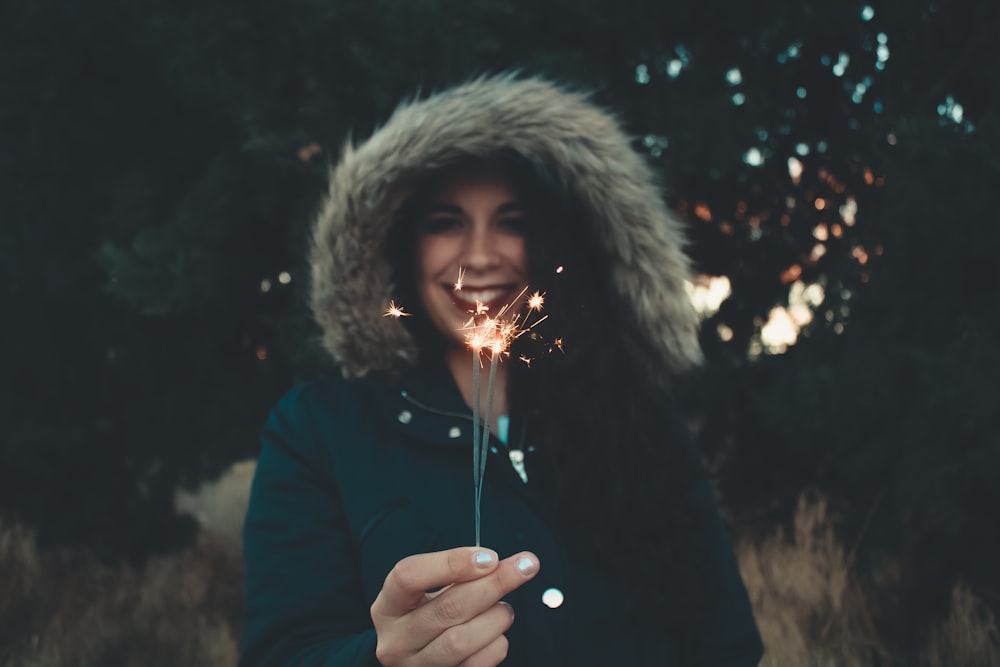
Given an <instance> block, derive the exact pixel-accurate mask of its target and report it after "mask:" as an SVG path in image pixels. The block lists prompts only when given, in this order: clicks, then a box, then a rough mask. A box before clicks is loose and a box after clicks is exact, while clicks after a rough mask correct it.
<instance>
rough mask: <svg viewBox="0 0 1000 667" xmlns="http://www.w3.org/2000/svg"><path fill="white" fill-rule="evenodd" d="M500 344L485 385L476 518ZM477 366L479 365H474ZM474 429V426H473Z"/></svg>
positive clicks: (481, 488) (493, 357)
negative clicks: (484, 408)
mask: <svg viewBox="0 0 1000 667" xmlns="http://www.w3.org/2000/svg"><path fill="white" fill-rule="evenodd" d="M501 351H502V350H501V349H500V343H499V341H498V342H496V343H494V344H493V347H492V354H491V355H490V378H489V380H488V381H487V383H486V410H485V412H484V414H483V437H482V450H481V453H480V458H479V491H478V492H477V493H476V516H477V517H478V516H479V503H480V501H481V499H482V496H483V477H485V475H486V455H487V453H488V452H489V451H490V425H491V424H492V423H493V422H492V421H491V416H490V411H491V409H492V407H493V390H494V388H495V387H496V377H497V362H498V361H500V353H501ZM474 365H475V366H478V365H479V364H474ZM473 428H475V425H473ZM476 537H477V542H476V546H477V547H478V546H479V542H478V537H479V525H478V522H477V525H476Z"/></svg>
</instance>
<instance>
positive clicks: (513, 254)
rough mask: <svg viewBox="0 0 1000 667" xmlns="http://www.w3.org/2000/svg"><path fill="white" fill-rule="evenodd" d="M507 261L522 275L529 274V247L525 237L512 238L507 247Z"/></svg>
mask: <svg viewBox="0 0 1000 667" xmlns="http://www.w3.org/2000/svg"><path fill="white" fill-rule="evenodd" d="M504 254H505V255H506V256H507V261H508V262H509V263H510V265H511V266H512V267H514V268H515V269H516V270H517V271H519V272H520V273H522V274H527V272H528V247H527V244H525V242H524V238H523V237H519V238H512V239H510V240H509V241H508V244H507V246H506V252H505V253H504Z"/></svg>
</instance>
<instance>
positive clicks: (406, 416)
mask: <svg viewBox="0 0 1000 667" xmlns="http://www.w3.org/2000/svg"><path fill="white" fill-rule="evenodd" d="M396 419H398V420H399V423H400V424H409V423H410V421H412V420H413V413H412V412H410V411H409V410H403V411H402V412H400V413H399V416H398V417H396Z"/></svg>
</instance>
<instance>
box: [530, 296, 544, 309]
mask: <svg viewBox="0 0 1000 667" xmlns="http://www.w3.org/2000/svg"><path fill="white" fill-rule="evenodd" d="M544 303H545V295H544V294H539V293H538V292H535V293H534V294H532V295H531V296H530V297H528V310H534V311H539V310H541V309H542V305H543V304H544Z"/></svg>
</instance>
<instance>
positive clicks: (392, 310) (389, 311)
mask: <svg viewBox="0 0 1000 667" xmlns="http://www.w3.org/2000/svg"><path fill="white" fill-rule="evenodd" d="M409 316H410V313H407V312H404V311H403V307H402V306H397V305H396V302H395V301H392V300H390V301H389V307H388V308H386V309H385V314H384V315H383V316H382V317H395V318H396V319H399V318H400V317H409Z"/></svg>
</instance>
